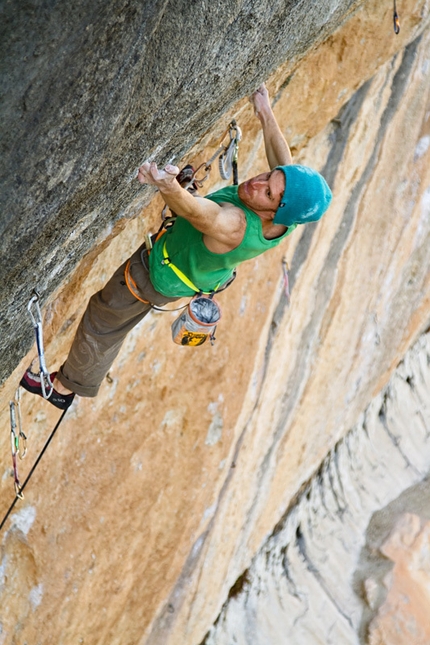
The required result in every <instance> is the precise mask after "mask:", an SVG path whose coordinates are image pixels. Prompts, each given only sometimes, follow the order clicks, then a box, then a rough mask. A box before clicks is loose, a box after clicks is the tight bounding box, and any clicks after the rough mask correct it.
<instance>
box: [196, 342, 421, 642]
mask: <svg viewBox="0 0 430 645" xmlns="http://www.w3.org/2000/svg"><path fill="white" fill-rule="evenodd" d="M429 392H430V334H426V335H425V336H423V337H422V338H421V339H420V340H419V341H418V342H417V343H416V345H415V346H414V347H413V348H412V349H411V350H410V351H409V352H408V354H407V355H406V357H405V360H404V362H403V363H402V364H401V365H400V366H399V368H398V369H397V370H396V371H395V373H394V375H393V377H392V378H391V379H390V382H389V384H388V386H387V387H386V388H385V389H384V390H383V391H382V392H381V393H380V394H379V395H378V396H377V397H375V399H374V400H373V401H372V402H371V404H370V405H369V407H368V408H366V410H365V412H364V413H363V415H362V417H361V419H360V421H359V423H358V424H357V426H355V427H354V428H353V429H352V430H351V432H349V433H348V434H347V436H346V437H345V439H343V440H342V441H340V442H339V443H338V444H337V445H336V446H335V448H334V449H333V450H332V451H331V452H330V454H329V455H328V456H327V458H326V459H325V460H324V461H323V463H322V464H321V467H320V469H319V471H318V472H317V473H316V474H315V476H314V477H312V479H311V480H310V482H309V483H308V484H307V486H306V487H305V488H304V490H303V491H302V493H301V494H300V496H299V499H298V500H297V501H296V502H295V503H294V504H293V505H292V506H291V508H290V509H288V512H287V513H286V515H285V517H284V518H282V520H281V521H280V522H279V523H278V525H277V526H276V528H275V530H274V532H273V534H272V535H271V536H270V538H269V539H268V540H267V541H266V543H265V544H264V546H263V548H262V549H261V550H260V552H259V553H258V555H257V556H256V557H255V558H254V560H253V562H252V564H251V566H250V567H249V568H248V569H247V570H246V572H245V573H243V574H242V576H241V577H240V578H239V579H238V581H237V583H236V585H235V586H234V587H232V589H231V592H230V595H229V598H228V600H227V602H226V603H225V606H224V607H223V610H222V612H221V614H220V616H219V617H218V619H217V621H216V624H215V627H213V628H212V629H211V631H210V633H209V634H208V635H207V637H206V638H205V639H204V641H203V642H204V644H205V645H215V644H216V645H223V644H224V643H225V644H227V643H228V644H230V643H232V642H233V643H237V644H238V645H250V644H251V643H252V645H263V644H264V645H265V644H266V643H271V644H273V645H276V644H277V643H291V645H294V644H295V643H300V644H301V643H309V644H310V645H312V644H313V643H342V644H343V643H345V645H347V644H351V645H352V644H354V645H358V644H359V643H362V642H366V643H367V642H368V643H369V644H371V645H395V644H397V643H398V644H399V645H400V643H402V644H403V643H414V644H415V643H416V644H417V645H418V644H419V645H425V643H428V642H429V639H430V620H429V616H428V606H429V595H428V594H429V591H428V590H429V584H430V552H429V528H430V481H429V479H428V478H427V477H428V473H429V470H430V436H429V428H430V400H429ZM405 508H407V509H409V510H410V511H414V512H413V513H412V512H409V513H406V514H404V512H403V511H404V509H405Z"/></svg>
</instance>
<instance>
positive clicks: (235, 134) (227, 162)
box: [183, 119, 242, 190]
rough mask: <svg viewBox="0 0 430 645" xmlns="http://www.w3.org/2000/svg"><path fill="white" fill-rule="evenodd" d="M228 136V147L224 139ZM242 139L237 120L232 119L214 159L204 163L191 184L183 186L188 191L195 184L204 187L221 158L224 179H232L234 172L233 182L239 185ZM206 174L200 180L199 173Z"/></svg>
mask: <svg viewBox="0 0 430 645" xmlns="http://www.w3.org/2000/svg"><path fill="white" fill-rule="evenodd" d="M227 134H228V135H229V137H230V140H229V142H228V144H227V145H224V144H223V141H224V139H225V138H226V136H227ZM241 138H242V131H241V129H240V128H239V126H238V125H237V123H236V121H235V119H232V121H231V123H230V124H229V126H228V128H227V130H226V131H225V132H224V134H223V135H222V138H221V140H220V145H219V147H218V148H217V150H216V151H215V152H214V154H213V155H212V157H211V158H210V159H209V160H208V161H204V162H203V163H202V164H200V166H199V167H198V168H197V169H196V170H195V171H194V172H193V174H192V176H191V178H190V180H189V182H188V183H187V184H185V185H184V186H183V188H185V189H186V190H188V189H189V187H190V186H192V185H193V183H196V184H197V186H198V187H199V188H201V187H202V184H203V182H204V181H206V179H207V178H208V177H209V174H210V172H211V169H212V164H213V162H214V161H215V159H216V158H217V157H219V161H218V167H219V172H220V175H221V177H222V179H230V177H231V173H232V171H233V182H234V184H235V185H237V183H238V171H237V158H238V151H239V141H240V140H241ZM202 170H203V172H204V173H205V175H204V177H201V178H198V176H197V175H198V173H199V172H201V171H202Z"/></svg>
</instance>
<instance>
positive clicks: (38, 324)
mask: <svg viewBox="0 0 430 645" xmlns="http://www.w3.org/2000/svg"><path fill="white" fill-rule="evenodd" d="M33 293H34V295H33V296H32V297H31V299H30V301H29V303H28V305H27V310H28V313H29V314H30V318H31V322H32V323H33V327H34V333H35V335H36V346H37V354H38V357H39V376H40V385H41V388H42V394H43V398H44V399H49V397H50V396H51V394H52V392H53V391H54V386H53V384H52V381H51V377H50V374H49V372H48V369H47V367H46V363H45V350H44V347H43V329H42V313H41V311H40V305H39V294H38V293H37V291H36V289H34V290H33ZM33 306H34V307H35V309H36V312H35V314H33V312H32V307H33Z"/></svg>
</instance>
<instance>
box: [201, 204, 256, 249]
mask: <svg viewBox="0 0 430 645" xmlns="http://www.w3.org/2000/svg"><path fill="white" fill-rule="evenodd" d="M219 207H220V208H219V211H218V214H217V216H216V225H215V227H214V229H213V230H212V231H211V232H210V233H207V234H206V235H205V236H204V242H205V245H206V246H207V248H208V249H209V250H210V251H212V252H213V253H228V252H229V251H232V250H233V249H235V248H236V247H238V246H239V244H240V243H241V242H242V240H243V238H244V235H245V231H246V216H245V213H244V212H243V210H242V209H241V208H239V207H238V206H234V205H233V204H230V203H228V202H223V203H221V204H219Z"/></svg>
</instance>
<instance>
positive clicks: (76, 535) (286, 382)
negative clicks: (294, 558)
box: [0, 0, 430, 645]
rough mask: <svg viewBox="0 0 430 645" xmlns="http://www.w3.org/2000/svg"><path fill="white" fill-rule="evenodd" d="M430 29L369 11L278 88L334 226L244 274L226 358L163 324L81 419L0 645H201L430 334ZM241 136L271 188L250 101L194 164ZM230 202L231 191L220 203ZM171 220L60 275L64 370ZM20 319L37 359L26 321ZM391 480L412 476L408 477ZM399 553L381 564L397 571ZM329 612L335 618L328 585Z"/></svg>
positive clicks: (5, 455) (306, 235)
mask: <svg viewBox="0 0 430 645" xmlns="http://www.w3.org/2000/svg"><path fill="white" fill-rule="evenodd" d="M428 9H429V7H428V2H426V1H425V0H420V1H418V0H417V1H416V2H414V1H412V0H410V1H409V2H408V3H406V2H405V3H404V4H403V7H402V15H401V18H402V31H401V33H400V35H399V36H398V37H395V36H394V35H393V33H392V23H391V5H390V6H388V5H387V6H385V5H384V4H382V5H379V4H378V6H375V3H371V2H369V3H365V4H364V5H363V8H362V10H360V11H358V12H357V13H356V14H355V15H354V16H352V18H351V19H350V20H349V21H348V22H347V23H345V25H344V26H343V27H342V28H341V29H339V30H338V31H336V32H335V33H333V34H332V35H331V36H330V37H329V38H327V39H326V40H325V41H324V42H323V43H322V44H321V45H320V46H318V47H315V49H314V50H312V51H311V52H308V54H307V55H306V56H305V57H304V58H303V59H302V60H301V62H300V64H299V65H298V66H295V67H294V68H292V67H290V63H289V62H288V61H287V62H285V63H283V64H282V65H280V66H279V67H278V69H277V70H276V71H275V72H274V74H273V75H272V76H271V78H270V79H269V81H268V84H269V88H270V91H271V93H272V96H274V97H275V102H276V104H275V110H276V113H277V116H278V118H279V121H280V123H281V125H282V128H283V130H284V131H285V132H286V134H287V137H288V139H289V140H290V141H291V143H292V145H293V151H294V155H295V160H296V161H299V162H303V163H307V164H309V165H312V166H314V167H316V168H318V169H321V170H323V172H324V173H325V174H326V176H327V178H328V180H329V181H330V183H331V185H332V187H333V191H334V201H333V206H332V207H331V208H330V211H329V212H328V213H327V215H326V216H325V217H324V219H323V220H322V222H321V223H320V224H319V225H317V226H315V227H312V226H311V227H307V228H306V229H304V230H299V231H296V233H295V234H294V235H292V236H291V237H290V238H289V239H288V241H287V242H286V243H285V245H283V246H282V248H278V249H276V250H274V251H273V252H271V253H268V254H266V255H264V256H262V257H260V258H258V259H257V260H256V261H253V262H249V263H247V264H245V265H243V266H242V267H241V269H240V272H239V277H238V279H237V281H236V282H235V284H234V286H233V287H231V289H230V290H229V291H227V292H226V293H224V294H221V295H220V296H219V300H220V303H221V306H222V309H223V321H222V325H220V326H219V330H218V334H217V335H218V340H217V343H216V345H215V346H214V347H213V348H212V347H210V346H208V347H206V346H203V347H201V348H198V349H196V350H195V351H194V350H190V349H189V348H179V347H177V346H175V345H174V344H173V343H172V341H171V337H170V324H171V322H172V320H173V319H174V317H175V316H176V315H177V314H176V313H172V314H156V313H154V314H151V315H150V316H148V317H147V318H146V319H145V320H144V321H143V322H142V323H141V324H140V325H139V326H138V327H137V328H136V329H135V330H134V331H133V332H132V333H131V334H130V336H129V338H128V339H127V342H126V343H125V344H124V347H123V349H122V351H121V354H120V355H119V356H118V359H117V360H116V362H115V364H114V365H113V368H112V371H111V373H110V376H109V379H106V381H105V382H104V383H103V385H102V388H101V392H100V395H99V396H98V397H97V399H95V400H84V399H79V400H78V401H77V402H76V403H75V404H74V405H73V407H72V408H71V410H70V412H69V413H68V415H67V417H66V419H65V421H64V424H63V425H62V427H61V430H60V431H59V433H58V434H57V436H56V437H55V440H54V441H53V443H52V444H51V446H50V448H49V451H48V453H47V454H46V455H45V457H44V459H43V461H42V463H41V464H40V466H39V468H38V469H37V472H36V473H35V475H34V476H33V479H32V481H31V484H30V485H29V487H28V489H27V490H26V499H25V501H24V502H22V503H21V502H20V503H19V505H17V507H16V509H15V512H14V514H13V516H12V518H11V520H10V521H8V523H7V526H6V529H7V530H6V532H3V533H2V536H1V538H2V552H1V560H0V562H1V564H0V567H1V568H0V598H1V600H0V603H1V607H2V611H1V624H2V627H1V629H2V631H1V633H0V643H1V642H2V639H3V643H8V641H10V640H11V639H12V638H15V641H16V642H17V643H22V642H25V641H27V642H28V643H33V642H38V639H39V640H41V642H43V643H55V645H57V644H58V643H63V644H67V645H68V644H69V643H75V642H79V640H81V641H82V642H89V643H96V644H98V643H100V645H101V644H102V643H103V644H104V643H112V644H114V645H115V644H117V643H118V644H119V643H121V645H128V644H130V645H134V644H135V643H141V644H142V645H154V644H160V645H161V644H162V645H176V644H178V645H179V644H180V645H183V644H184V643H187V644H190V645H197V643H201V642H202V640H203V639H204V637H205V634H206V633H207V632H208V630H209V629H210V627H211V626H212V625H213V624H214V622H215V621H216V618H217V616H219V615H220V612H221V610H222V607H223V605H224V603H225V602H226V600H227V598H228V597H229V595H230V597H233V596H235V595H237V594H238V592H239V590H240V588H241V585H240V581H241V580H242V582H243V581H245V579H246V576H244V572H246V571H247V570H248V569H249V568H250V566H251V563H252V561H253V560H254V558H255V557H256V554H257V553H258V552H259V551H260V550H261V548H262V545H264V544H266V543H267V540H268V538H269V536H270V535H271V534H272V533H273V529H274V527H275V526H276V525H278V523H279V522H280V520H281V518H283V517H284V516H285V513H286V511H287V509H289V508H291V507H292V505H293V500H294V499H296V497H297V495H298V493H299V491H300V490H301V488H302V487H303V486H305V485H306V483H307V482H310V481H313V477H314V476H315V473H316V472H319V471H320V467H321V463H323V461H324V459H325V458H326V457H327V455H328V454H329V453H330V451H332V450H334V448H335V446H336V445H338V444H339V441H341V440H342V438H343V437H344V436H345V435H346V434H347V433H348V432H349V431H350V429H351V428H353V427H358V425H357V424H358V420H359V419H362V415H363V411H364V410H366V409H368V408H369V405H371V401H372V400H373V399H374V398H375V397H377V396H380V393H381V392H382V391H383V390H384V388H385V387H386V386H387V383H388V382H389V380H390V377H391V376H392V374H393V372H394V370H395V369H396V368H397V366H398V365H399V363H400V362H401V361H402V360H403V358H404V356H405V354H406V353H407V351H408V349H409V348H410V347H411V345H413V344H414V343H415V341H416V340H417V339H418V338H419V337H421V336H422V334H423V332H424V331H425V330H426V329H427V328H428V325H429V260H430V257H429V255H430V244H429V189H430V163H429V162H430V147H429V141H430V140H429V136H430V122H429V115H430V99H429V87H430V82H429V81H430V79H429V74H430V61H429V53H428V52H429V51H430V46H429V44H430V43H429V29H428V13H429V12H428ZM232 116H235V117H236V118H237V120H238V122H239V123H240V125H241V126H242V127H243V130H244V138H243V143H242V144H241V149H240V172H241V178H245V177H249V176H251V174H255V173H257V172H259V171H260V170H263V169H265V168H266V165H265V161H264V153H263V147H262V141H261V135H260V132H259V128H258V123H257V121H256V119H255V118H254V117H253V116H252V114H251V109H250V107H249V104H248V102H247V101H246V100H242V101H240V102H238V103H237V104H235V105H234V106H232V107H231V109H230V110H229V112H228V113H226V114H225V118H223V119H222V120H221V121H217V122H216V124H215V125H214V128H213V130H211V131H210V132H209V133H208V134H207V135H206V136H205V137H203V139H201V141H200V142H199V143H198V144H196V146H195V147H194V149H193V150H191V151H190V152H189V156H187V157H185V158H184V161H188V160H189V159H192V160H193V161H194V162H195V163H198V162H199V161H201V160H203V159H204V158H208V157H209V156H210V155H211V153H212V152H213V151H214V149H215V147H216V145H217V142H218V139H219V136H221V134H222V132H223V130H224V129H225V126H226V124H227V123H228V121H229V119H230V118H231V117H232ZM218 186H220V183H219V182H217V179H216V177H215V172H214V173H213V175H212V182H211V184H210V186H209V188H208V190H210V189H211V188H217V187H218ZM145 199H146V198H145ZM133 204H134V202H132V201H131V202H130V204H129V206H130V209H131V210H130V213H131V212H132V210H133V208H134V206H133ZM160 210H161V201H160V200H159V196H156V197H154V199H153V200H152V201H151V203H150V204H149V205H148V206H147V207H145V208H144V209H143V210H142V211H140V216H139V217H134V218H132V219H127V218H124V219H122V220H121V222H120V223H119V224H118V225H117V226H116V227H115V229H114V230H112V231H111V233H110V234H108V232H106V234H104V233H103V234H102V235H101V236H100V237H97V236H96V235H95V234H92V233H91V235H92V240H91V243H92V245H93V246H92V248H91V251H89V252H88V253H87V255H86V256H85V257H84V259H83V260H82V261H81V262H80V263H79V264H78V265H77V267H76V270H75V271H73V272H72V273H71V274H70V276H69V278H68V280H66V281H62V278H61V276H62V274H61V270H62V269H61V267H60V268H59V273H58V276H59V287H58V290H57V291H56V293H55V294H54V295H52V296H51V298H50V300H49V302H48V303H47V305H46V307H45V309H44V314H45V320H44V323H45V325H44V327H45V340H46V353H47V362H48V365H49V366H52V368H53V369H54V368H55V367H57V366H58V365H59V364H60V363H61V361H62V360H63V359H64V357H65V356H66V355H67V351H68V348H69V346H70V343H71V340H72V337H73V333H74V330H75V328H76V326H77V324H78V321H79V318H80V316H81V314H82V312H83V310H84V307H85V304H86V301H87V299H88V297H89V296H90V295H91V293H92V292H94V291H95V290H97V289H98V288H100V287H101V286H102V285H103V284H104V283H105V282H106V280H107V279H108V278H109V276H110V274H111V273H112V272H113V271H114V270H115V269H116V268H117V266H118V265H119V264H120V263H121V262H122V261H123V260H124V259H125V258H126V257H127V256H128V255H129V254H130V252H131V251H133V250H134V249H135V248H136V247H137V245H138V244H139V243H140V241H141V240H142V239H143V235H144V233H145V232H147V231H148V230H150V229H152V230H154V228H155V226H156V225H157V223H158V218H159V212H160ZM133 212H134V211H133ZM130 213H129V214H130ZM81 225H82V226H81ZM71 230H72V232H71V233H70V236H69V237H70V242H71V243H72V242H73V240H74V239H75V237H79V236H82V235H83V236H87V238H88V239H89V237H90V231H91V230H92V229H91V228H90V229H87V227H86V220H85V219H83V220H82V222H81V224H76V222H74V223H73V226H72V228H71ZM109 235H110V236H109ZM87 241H88V240H87ZM90 246H91V245H90ZM55 252H57V251H55ZM284 255H285V256H286V257H287V259H288V262H289V264H290V267H291V272H290V273H291V275H290V281H291V287H292V302H291V305H290V307H288V306H287V303H286V300H285V296H284V294H283V285H282V271H281V265H282V263H281V260H282V257H283V256H284ZM54 266H56V265H55V262H54ZM18 300H19V299H18ZM24 300H25V299H24ZM17 302H18V301H17ZM25 303H26V300H25ZM17 306H18V305H17ZM19 311H20V321H19V325H22V329H24V327H25V329H26V332H25V333H26V334H27V333H28V335H29V337H30V336H31V328H30V324H29V320H28V318H26V313H25V307H23V305H22V302H20V304H19ZM33 356H34V351H32V352H30V354H28V355H27V356H26V357H25V358H23V360H22V361H21V362H20V364H19V365H18V366H17V368H16V369H15V370H14V372H13V374H12V376H11V377H10V379H8V380H7V381H6V383H5V385H4V386H3V388H2V406H1V410H0V423H1V426H2V427H3V428H5V431H4V433H2V434H1V437H0V454H1V455H2V457H1V464H2V478H1V504H0V506H1V511H2V512H3V511H5V510H6V509H7V507H8V506H9V504H10V502H11V499H12V496H13V488H12V480H11V477H10V475H11V462H10V455H9V451H10V448H9V437H8V432H7V427H8V400H9V398H11V397H12V396H13V393H14V390H15V387H16V384H17V382H18V379H19V377H20V375H21V373H22V371H23V370H24V368H25V367H26V366H27V365H28V363H29V361H30V359H31V358H32V357H33ZM22 408H23V420H24V428H25V430H26V432H27V434H28V437H29V445H30V453H29V456H28V458H27V459H26V460H24V461H23V462H20V464H19V468H20V474H21V478H22V479H23V478H24V477H25V475H26V473H28V471H29V469H30V467H31V464H32V463H33V460H34V459H35V457H36V455H37V454H38V452H39V450H40V449H41V447H42V446H43V443H44V441H45V440H46V437H47V436H48V433H49V431H50V430H51V428H52V427H53V425H54V423H55V421H56V419H57V418H58V414H57V412H56V411H55V410H53V409H51V406H49V404H46V403H44V402H43V401H41V400H36V399H35V397H32V396H30V395H29V396H25V397H24V400H23V405H22ZM378 436H379V435H378ZM381 436H385V435H381ZM422 452H423V456H425V451H424V449H423V451H422ZM357 463H359V462H357ZM395 467H396V469H400V472H401V471H402V467H403V462H401V461H400V460H397V462H396V463H395ZM414 481H418V480H414ZM397 494H398V493H396V495H397ZM399 499H400V498H399ZM384 503H388V499H387V502H384ZM377 508H381V507H377V506H375V507H374V509H375V510H376V509H377ZM399 508H400V507H399ZM400 510H401V513H403V512H409V513H411V514H413V515H416V516H417V517H420V518H421V517H424V519H420V520H419V526H418V521H417V520H416V519H415V518H412V519H411V518H410V517H409V516H408V517H407V518H406V519H405V520H404V523H405V524H404V526H405V527H406V528H404V527H403V528H402V527H400V529H399V530H400V532H401V534H402V535H405V534H408V535H409V536H411V537H409V538H407V540H409V541H411V542H415V541H417V545H418V543H420V540H421V542H422V543H423V544H424V543H425V535H426V533H425V532H426V528H425V516H422V513H420V512H419V509H417V508H411V507H408V506H407V505H405V506H404V507H402V508H401V509H400ZM369 512H370V511H369ZM371 512H373V510H372V511H371ZM399 512H400V511H399ZM369 519H370V518H369ZM352 524H354V522H352ZM361 526H362V530H363V531H365V530H366V525H365V524H364V523H362V524H361ZM390 526H391V525H390ZM402 526H403V525H402ZM352 528H354V526H353V527H352ZM386 537H387V536H386V535H385V534H384V537H383V538H382V537H381V541H379V542H377V548H379V547H380V546H381V548H384V549H386V551H387V553H388V552H390V553H393V549H396V547H395V545H394V547H393V543H392V542H388V543H387V544H386V546H385V547H383V546H382V544H383V543H385V542H386ZM350 539H351V541H353V538H352V537H350ZM360 539H361V540H362V541H363V535H361V538H360V536H358V537H357V540H360ZM378 540H379V538H378ZM363 544H364V542H363ZM369 544H370V542H369ZM417 548H418V547H417ZM397 556H399V552H398V549H397ZM397 556H396V557H397ZM393 557H394V555H393ZM397 559H398V562H399V566H400V562H401V560H402V559H401V558H400V557H397ZM351 562H352V557H351ZM350 566H351V570H353V571H355V569H354V565H353V564H351V565H350ZM378 566H379V565H377V564H376V565H375V568H378ZM357 567H358V564H357ZM357 571H358V569H357ZM357 575H358V574H357ZM371 577H372V576H371V573H370V572H369V571H368V572H367V573H366V575H365V578H364V582H363V584H366V585H367V589H368V596H369V603H372V604H373V606H374V609H373V610H372V611H370V613H369V614H368V615H363V617H362V619H360V620H359V618H356V617H355V618H354V621H355V622H354V623H353V624H354V629H356V630H362V629H363V630H364V629H367V625H370V627H369V629H373V630H374V633H375V634H377V633H378V631H377V630H378V629H382V627H381V625H382V624H383V613H381V614H376V611H377V609H378V608H381V612H383V607H384V604H380V603H382V601H383V598H382V596H380V589H381V584H382V583H381V582H380V579H379V578H378V577H376V578H375V580H374V582H372V581H371V582H368V583H366V580H368V579H370V578H371ZM357 579H358V578H357ZM238 581H239V582H238ZM360 584H361V583H360ZM394 588H395V586H393V589H394ZM315 593H316V596H315V603H316V604H318V598H319V597H320V595H321V592H320V591H318V588H317V585H316V583H315ZM366 593H367V592H366ZM393 593H394V591H393ZM318 594H320V595H318ZM350 597H351V598H353V594H352V592H351V593H350ZM393 598H394V596H390V597H389V596H388V595H387V602H389V603H395V602H396V600H395V599H394V600H393ZM297 602H299V601H297ZM351 602H352V601H351ZM369 607H370V604H369ZM355 608H356V605H351V611H353V610H354V611H356V610H355ZM354 616H355V614H354ZM378 621H380V622H378ZM346 623H347V624H348V621H346ZM357 633H358V632H357ZM220 637H221V636H220ZM375 638H376V636H375ZM12 642H13V641H12Z"/></svg>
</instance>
